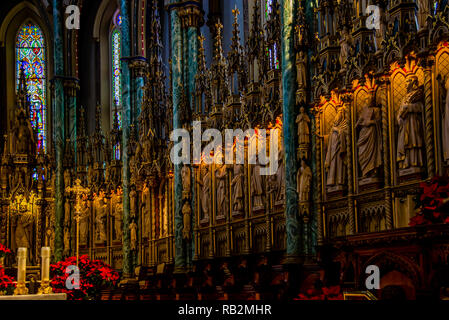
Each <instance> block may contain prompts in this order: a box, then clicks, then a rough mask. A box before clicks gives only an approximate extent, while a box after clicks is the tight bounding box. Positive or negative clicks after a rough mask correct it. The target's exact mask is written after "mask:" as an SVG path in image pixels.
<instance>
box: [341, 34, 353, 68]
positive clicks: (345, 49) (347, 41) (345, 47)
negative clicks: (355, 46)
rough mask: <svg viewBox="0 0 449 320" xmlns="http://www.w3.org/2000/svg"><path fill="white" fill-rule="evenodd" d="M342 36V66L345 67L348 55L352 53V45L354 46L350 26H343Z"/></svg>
mask: <svg viewBox="0 0 449 320" xmlns="http://www.w3.org/2000/svg"><path fill="white" fill-rule="evenodd" d="M342 33H343V34H342V37H341V40H340V57H339V61H340V66H341V67H342V68H344V66H345V63H346V60H348V57H349V55H350V53H351V46H352V36H351V35H350V33H349V31H348V28H347V27H345V28H343V32H342Z"/></svg>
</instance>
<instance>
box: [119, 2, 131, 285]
mask: <svg viewBox="0 0 449 320" xmlns="http://www.w3.org/2000/svg"><path fill="white" fill-rule="evenodd" d="M128 5H129V1H128V0H120V14H121V16H122V26H121V36H122V41H121V50H122V57H123V58H122V60H121V75H122V104H123V105H122V132H123V138H122V139H123V142H122V150H123V151H122V152H123V153H122V154H123V156H122V164H123V173H122V183H123V185H122V187H123V276H124V278H129V277H131V275H132V273H133V270H132V257H131V256H132V253H131V243H130V236H131V234H130V230H129V223H130V217H129V204H130V201H129V184H130V172H129V157H128V140H129V126H130V124H131V123H130V119H131V96H130V72H129V65H128V59H129V56H130V54H131V41H130V26H129V23H130V19H129V15H128Z"/></svg>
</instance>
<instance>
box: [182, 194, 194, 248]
mask: <svg viewBox="0 0 449 320" xmlns="http://www.w3.org/2000/svg"><path fill="white" fill-rule="evenodd" d="M182 221H183V229H182V238H183V239H184V240H187V241H189V240H191V239H192V232H191V231H192V208H191V206H190V203H189V202H188V201H185V202H184V205H183V206H182Z"/></svg>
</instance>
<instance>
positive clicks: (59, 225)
mask: <svg viewBox="0 0 449 320" xmlns="http://www.w3.org/2000/svg"><path fill="white" fill-rule="evenodd" d="M61 7H62V0H53V37H54V73H55V77H54V80H53V85H54V97H53V143H54V144H55V158H56V173H55V174H56V177H55V222H56V223H55V248H54V257H55V260H56V261H60V260H62V254H63V250H64V230H63V224H64V179H63V170H64V169H63V161H62V160H63V155H64V144H65V128H64V127H65V121H64V82H63V76H64V56H63V41H62V29H61V28H62V25H61Z"/></svg>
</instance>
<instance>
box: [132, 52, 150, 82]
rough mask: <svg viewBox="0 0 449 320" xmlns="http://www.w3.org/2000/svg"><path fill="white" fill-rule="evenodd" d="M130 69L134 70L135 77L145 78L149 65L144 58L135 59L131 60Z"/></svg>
mask: <svg viewBox="0 0 449 320" xmlns="http://www.w3.org/2000/svg"><path fill="white" fill-rule="evenodd" d="M128 65H129V69H131V70H132V72H133V75H134V77H136V78H137V77H144V76H145V74H146V71H147V69H148V63H147V62H146V60H145V58H143V57H134V58H132V59H130V60H129V64H128Z"/></svg>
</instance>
